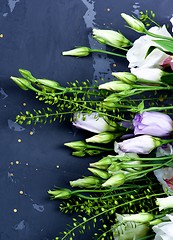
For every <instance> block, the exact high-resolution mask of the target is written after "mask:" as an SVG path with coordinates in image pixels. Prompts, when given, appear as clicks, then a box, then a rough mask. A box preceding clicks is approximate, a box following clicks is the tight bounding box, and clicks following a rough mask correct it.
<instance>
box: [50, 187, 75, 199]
mask: <svg viewBox="0 0 173 240" xmlns="http://www.w3.org/2000/svg"><path fill="white" fill-rule="evenodd" d="M48 193H49V194H50V195H51V197H52V198H53V199H69V198H70V197H71V193H72V192H71V191H70V190H69V189H67V188H63V189H60V190H49V191H48Z"/></svg>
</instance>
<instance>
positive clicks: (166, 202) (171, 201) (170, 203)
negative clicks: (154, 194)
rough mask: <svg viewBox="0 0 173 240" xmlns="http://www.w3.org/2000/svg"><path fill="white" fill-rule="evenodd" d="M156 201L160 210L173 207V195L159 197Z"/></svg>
mask: <svg viewBox="0 0 173 240" xmlns="http://www.w3.org/2000/svg"><path fill="white" fill-rule="evenodd" d="M156 203H157V205H158V206H159V211H162V210H165V209H169V208H173V196H168V197H165V198H157V200H156Z"/></svg>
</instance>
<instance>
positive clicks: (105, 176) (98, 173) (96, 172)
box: [88, 168, 110, 179]
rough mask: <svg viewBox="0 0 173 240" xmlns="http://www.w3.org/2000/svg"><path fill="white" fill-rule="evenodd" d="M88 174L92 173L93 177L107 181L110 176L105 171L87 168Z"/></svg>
mask: <svg viewBox="0 0 173 240" xmlns="http://www.w3.org/2000/svg"><path fill="white" fill-rule="evenodd" d="M88 170H89V171H90V172H92V173H93V174H94V175H96V176H98V177H101V178H103V179H108V178H109V177H110V174H109V173H108V172H106V171H103V170H100V169H96V168H88Z"/></svg>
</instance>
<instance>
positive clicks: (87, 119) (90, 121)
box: [73, 112, 117, 133]
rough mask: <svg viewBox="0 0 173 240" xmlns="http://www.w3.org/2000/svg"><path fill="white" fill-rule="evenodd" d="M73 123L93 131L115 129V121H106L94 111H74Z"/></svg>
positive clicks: (110, 130)
mask: <svg viewBox="0 0 173 240" xmlns="http://www.w3.org/2000/svg"><path fill="white" fill-rule="evenodd" d="M73 125H74V126H75V127H77V128H81V129H84V130H87V131H90V132H93V133H100V132H106V131H108V132H113V131H115V130H116V129H117V124H116V123H115V122H111V123H110V122H108V121H106V120H105V119H104V118H103V117H99V115H98V114H97V113H95V112H93V113H91V114H84V113H76V114H74V121H73Z"/></svg>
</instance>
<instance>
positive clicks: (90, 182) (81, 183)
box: [70, 176, 101, 188]
mask: <svg viewBox="0 0 173 240" xmlns="http://www.w3.org/2000/svg"><path fill="white" fill-rule="evenodd" d="M70 185H71V187H80V188H98V187H100V186H101V179H100V178H98V177H94V176H88V177H84V178H79V179H77V180H75V181H70Z"/></svg>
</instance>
